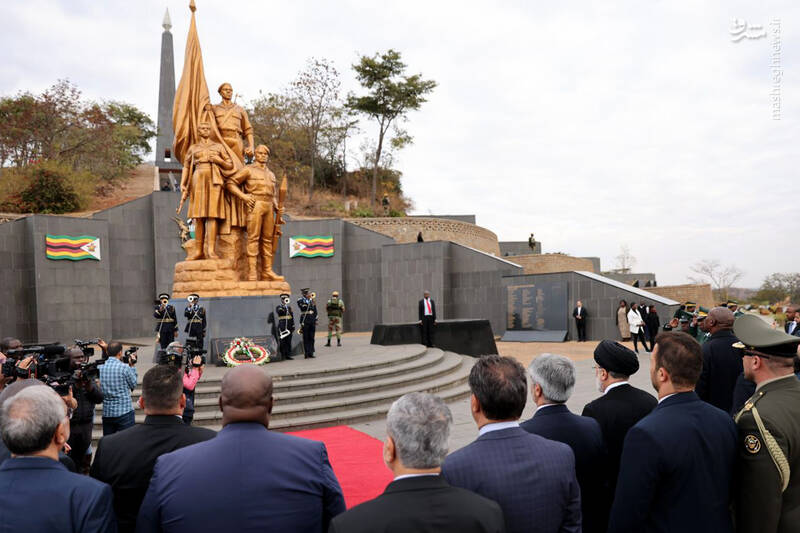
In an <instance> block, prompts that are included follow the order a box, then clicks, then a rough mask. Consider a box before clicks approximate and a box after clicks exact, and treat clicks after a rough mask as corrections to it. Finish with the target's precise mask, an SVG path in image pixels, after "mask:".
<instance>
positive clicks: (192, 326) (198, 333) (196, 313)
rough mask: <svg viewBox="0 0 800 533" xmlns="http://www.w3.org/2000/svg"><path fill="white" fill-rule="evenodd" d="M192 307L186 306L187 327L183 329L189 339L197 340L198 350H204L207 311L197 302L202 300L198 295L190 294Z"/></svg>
mask: <svg viewBox="0 0 800 533" xmlns="http://www.w3.org/2000/svg"><path fill="white" fill-rule="evenodd" d="M189 298H190V300H189V301H190V305H187V306H186V309H185V310H184V311H183V316H184V317H186V319H187V322H186V327H185V328H184V329H183V331H184V332H186V333H187V334H188V336H189V337H194V338H195V339H197V344H196V346H197V348H200V349H202V348H203V340H204V339H205V336H206V310H205V308H203V307H201V306H200V304H198V303H197V301H198V300H199V299H200V297H199V296H197V295H196V294H190V295H189ZM192 298H194V299H192Z"/></svg>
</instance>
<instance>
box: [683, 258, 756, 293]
mask: <svg viewBox="0 0 800 533" xmlns="http://www.w3.org/2000/svg"><path fill="white" fill-rule="evenodd" d="M690 270H691V271H692V272H694V273H695V274H696V276H689V279H690V280H691V281H692V282H694V283H711V286H712V287H713V288H714V296H715V297H716V298H717V300H726V301H727V300H728V292H729V291H730V289H731V287H733V285H734V284H735V283H736V282H737V281H739V280H740V279H741V278H742V276H743V275H744V272H742V271H741V270H739V269H738V268H736V267H735V266H734V265H728V266H724V265H722V264H721V263H720V262H719V261H718V260H717V259H703V260H702V261H699V262H697V263H695V264H694V265H692V266H691V267H690Z"/></svg>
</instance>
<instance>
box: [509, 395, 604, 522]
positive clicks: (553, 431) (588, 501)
mask: <svg viewBox="0 0 800 533" xmlns="http://www.w3.org/2000/svg"><path fill="white" fill-rule="evenodd" d="M520 426H521V427H522V429H524V430H525V431H527V432H529V433H534V434H536V435H539V436H541V437H544V438H546V439H550V440H555V441H558V442H563V443H564V444H566V445H568V446H569V447H570V448H572V452H573V453H574V454H575V472H576V474H577V478H578V485H579V486H580V488H581V514H582V517H583V519H582V523H583V531H584V532H586V533H592V532H595V531H597V532H603V533H605V530H606V526H607V522H608V511H607V509H608V506H609V505H610V504H611V498H609V497H608V487H607V475H606V470H605V466H606V457H605V456H606V453H605V445H604V444H603V432H602V430H601V429H600V424H598V423H597V420H595V419H593V418H589V417H588V416H578V415H576V414H573V413H571V412H570V411H569V409H568V408H567V406H566V405H564V404H559V405H553V406H551V407H540V408H539V409H537V410H536V413H535V414H534V415H533V418H531V419H530V420H527V421H525V422H523V423H522V424H520Z"/></svg>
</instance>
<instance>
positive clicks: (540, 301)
mask: <svg viewBox="0 0 800 533" xmlns="http://www.w3.org/2000/svg"><path fill="white" fill-rule="evenodd" d="M507 290H508V314H507V329H509V330H564V329H567V327H568V326H567V319H568V316H569V312H568V311H569V310H568V306H567V286H566V283H564V282H542V283H537V284H535V285H534V284H530V285H511V286H509V287H507Z"/></svg>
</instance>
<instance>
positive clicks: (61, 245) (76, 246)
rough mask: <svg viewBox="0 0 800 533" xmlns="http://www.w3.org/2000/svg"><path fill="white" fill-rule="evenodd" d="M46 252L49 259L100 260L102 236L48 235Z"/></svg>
mask: <svg viewBox="0 0 800 533" xmlns="http://www.w3.org/2000/svg"><path fill="white" fill-rule="evenodd" d="M45 254H46V255H47V258H48V259H69V260H70V261H80V260H81V259H94V260H95V261H99V260H100V238H99V237H92V236H91V235H81V236H80V237H70V236H69V235H47V236H46V237H45Z"/></svg>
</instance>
